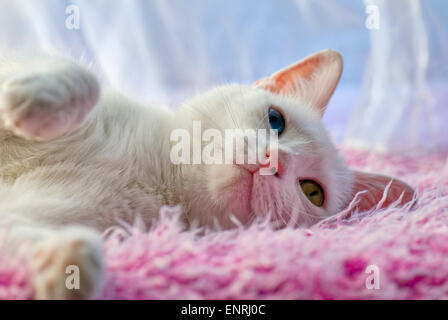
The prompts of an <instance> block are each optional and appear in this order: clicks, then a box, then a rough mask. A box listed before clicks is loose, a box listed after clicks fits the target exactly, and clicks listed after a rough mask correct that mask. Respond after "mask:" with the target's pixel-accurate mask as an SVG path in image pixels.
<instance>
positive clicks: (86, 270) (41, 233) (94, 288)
mask: <svg viewBox="0 0 448 320" xmlns="http://www.w3.org/2000/svg"><path fill="white" fill-rule="evenodd" d="M0 235H1V237H2V247H1V252H2V255H3V254H5V255H8V254H9V255H12V256H13V257H16V258H20V259H22V261H24V262H25V263H27V265H28V266H29V268H30V269H31V272H32V277H31V281H32V283H31V284H32V287H33V298H35V299H88V298H95V297H97V296H98V295H99V294H100V291H101V285H102V280H103V274H104V272H103V259H102V239H101V237H100V235H99V234H98V233H97V232H95V231H93V230H91V229H89V228H86V227H77V226H67V227H58V228H57V229H56V228H52V227H50V226H45V225H42V224H39V223H38V222H33V221H32V220H25V219H22V218H20V217H17V216H15V215H9V216H8V215H2V216H0Z"/></svg>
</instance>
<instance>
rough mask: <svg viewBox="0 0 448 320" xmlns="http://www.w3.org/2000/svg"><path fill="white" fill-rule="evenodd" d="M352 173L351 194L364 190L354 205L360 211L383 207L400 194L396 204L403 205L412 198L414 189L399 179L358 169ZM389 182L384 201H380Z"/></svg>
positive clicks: (395, 199) (396, 198)
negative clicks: (353, 175)
mask: <svg viewBox="0 0 448 320" xmlns="http://www.w3.org/2000/svg"><path fill="white" fill-rule="evenodd" d="M354 174H355V182H354V190H353V191H354V192H353V195H355V194H356V193H358V192H361V191H364V193H362V194H360V195H359V196H358V197H359V200H360V201H359V203H358V205H357V206H356V207H357V208H358V209H359V210H360V211H367V210H369V209H372V208H373V207H378V208H385V207H387V206H389V205H390V204H392V203H393V202H395V201H397V200H398V199H400V197H401V195H403V196H402V198H401V201H400V203H398V205H404V204H407V203H409V202H410V201H413V200H414V193H415V191H414V189H412V188H411V187H410V186H409V185H408V184H406V183H405V182H403V181H401V180H399V179H396V178H392V177H388V176H384V175H380V174H373V173H367V172H360V171H354ZM389 183H391V184H390V186H389V190H388V191H387V196H386V197H385V199H384V202H382V203H381V200H382V198H383V194H384V191H385V189H386V188H387V187H388V185H389Z"/></svg>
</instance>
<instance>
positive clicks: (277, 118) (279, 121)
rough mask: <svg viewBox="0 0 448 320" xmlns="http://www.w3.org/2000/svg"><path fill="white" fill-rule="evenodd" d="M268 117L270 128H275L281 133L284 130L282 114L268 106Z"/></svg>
mask: <svg viewBox="0 0 448 320" xmlns="http://www.w3.org/2000/svg"><path fill="white" fill-rule="evenodd" d="M268 117H269V125H270V126H271V128H272V129H274V130H277V133H278V135H281V134H282V132H283V131H284V130H285V119H284V118H283V116H282V114H281V113H280V112H279V111H277V110H275V109H274V108H270V109H269V113H268Z"/></svg>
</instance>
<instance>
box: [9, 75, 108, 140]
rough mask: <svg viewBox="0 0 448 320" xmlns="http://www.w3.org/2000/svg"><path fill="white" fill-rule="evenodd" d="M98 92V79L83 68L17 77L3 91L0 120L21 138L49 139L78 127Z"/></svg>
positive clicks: (95, 100)
mask: <svg viewBox="0 0 448 320" xmlns="http://www.w3.org/2000/svg"><path fill="white" fill-rule="evenodd" d="M99 91H100V87H99V84H98V82H97V80H96V78H95V77H94V76H93V75H92V74H91V73H90V72H88V71H87V70H84V69H82V68H80V67H71V68H67V69H66V70H65V69H63V70H59V71H52V72H46V73H30V74H23V75H18V76H15V77H12V78H10V79H9V80H7V81H6V82H5V83H4V84H3V86H2V88H1V92H0V98H1V99H0V117H1V119H2V120H3V123H4V125H5V126H6V127H7V128H9V129H10V130H12V131H13V132H14V133H15V134H17V135H19V136H22V137H24V138H26V139H35V140H44V141H45V140H50V139H53V138H55V137H58V136H60V135H62V134H64V133H68V132H71V131H73V130H75V129H77V128H79V126H80V125H81V124H82V123H83V121H84V119H85V118H86V116H87V114H88V112H89V111H90V110H91V109H92V107H93V106H94V105H95V104H96V103H97V102H98V98H99Z"/></svg>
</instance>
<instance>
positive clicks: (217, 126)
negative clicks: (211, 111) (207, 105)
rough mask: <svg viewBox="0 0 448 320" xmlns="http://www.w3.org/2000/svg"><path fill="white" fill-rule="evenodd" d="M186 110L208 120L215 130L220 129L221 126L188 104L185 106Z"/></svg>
mask: <svg viewBox="0 0 448 320" xmlns="http://www.w3.org/2000/svg"><path fill="white" fill-rule="evenodd" d="M187 108H189V109H190V110H191V111H193V112H196V113H198V114H200V115H201V116H203V117H205V118H206V119H207V120H209V121H210V122H211V123H212V124H213V125H214V126H215V129H221V126H220V125H219V124H218V123H217V122H216V121H215V120H213V118H212V117H210V116H209V115H207V114H205V113H204V112H202V111H201V110H199V109H196V108H194V107H193V106H192V105H190V104H188V105H187Z"/></svg>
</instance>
